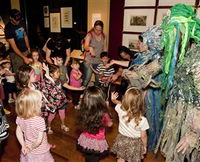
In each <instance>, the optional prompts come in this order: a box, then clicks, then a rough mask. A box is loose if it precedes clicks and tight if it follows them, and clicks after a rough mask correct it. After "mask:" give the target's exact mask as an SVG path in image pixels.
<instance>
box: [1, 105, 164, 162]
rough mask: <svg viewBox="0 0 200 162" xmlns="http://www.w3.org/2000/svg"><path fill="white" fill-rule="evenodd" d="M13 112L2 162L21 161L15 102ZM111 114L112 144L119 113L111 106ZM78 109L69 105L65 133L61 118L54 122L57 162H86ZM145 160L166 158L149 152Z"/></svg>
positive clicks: (158, 161)
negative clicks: (80, 149) (78, 142)
mask: <svg viewBox="0 0 200 162" xmlns="http://www.w3.org/2000/svg"><path fill="white" fill-rule="evenodd" d="M9 107H12V108H10V109H11V111H12V113H11V114H10V115H8V116H7V119H8V121H9V124H10V128H9V132H10V135H9V137H8V139H7V140H6V141H5V147H4V153H3V155H2V157H1V160H0V161H1V162H17V161H19V155H20V145H19V143H18V141H17V139H16V136H15V129H16V124H15V119H16V114H15V112H14V104H12V105H9ZM109 109H110V111H111V114H112V115H113V121H114V125H113V127H112V128H109V129H108V130H107V134H106V138H107V141H108V143H109V145H110V146H111V145H112V143H113V140H114V138H115V137H116V135H117V127H118V120H117V114H116V113H115V112H114V111H113V108H109ZM77 114H78V110H75V109H74V108H73V105H72V104H69V105H68V108H67V111H66V125H67V126H68V127H69V128H70V131H69V132H67V133H63V132H62V131H61V129H60V120H59V117H58V116H56V118H55V119H54V121H53V123H52V129H53V131H54V134H52V135H49V136H48V137H49V143H51V144H56V148H55V149H52V150H51V153H52V155H53V157H54V159H55V161H56V162H84V156H83V155H82V154H81V153H80V152H78V151H77V150H76V140H77V138H78V136H79V134H80V132H79V131H78V129H77V125H76V117H77ZM114 161H116V158H115V156H114V155H112V154H110V155H109V156H107V157H105V158H104V159H102V160H101V162H114ZM143 162H164V159H163V157H162V156H161V155H157V156H155V155H153V154H152V153H148V154H147V156H146V157H145V159H144V161H143Z"/></svg>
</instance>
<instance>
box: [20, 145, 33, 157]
mask: <svg viewBox="0 0 200 162" xmlns="http://www.w3.org/2000/svg"><path fill="white" fill-rule="evenodd" d="M21 151H22V153H23V154H24V155H26V154H27V153H29V152H30V151H31V149H30V148H29V147H27V146H22V149H21Z"/></svg>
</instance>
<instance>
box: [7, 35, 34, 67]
mask: <svg viewBox="0 0 200 162" xmlns="http://www.w3.org/2000/svg"><path fill="white" fill-rule="evenodd" d="M7 41H8V42H9V44H10V46H11V47H12V49H13V50H14V52H15V53H16V54H17V55H18V56H19V57H21V58H22V59H23V60H24V62H25V63H26V64H29V63H30V62H31V60H30V59H28V58H27V57H25V56H24V55H23V53H22V52H21V51H20V50H19V48H18V47H17V45H16V43H15V40H14V38H12V39H7Z"/></svg>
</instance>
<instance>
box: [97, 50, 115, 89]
mask: <svg viewBox="0 0 200 162" xmlns="http://www.w3.org/2000/svg"><path fill="white" fill-rule="evenodd" d="M100 57H101V62H102V63H101V64H99V65H98V66H97V69H96V70H97V72H98V73H99V74H100V77H99V83H100V86H102V87H108V84H109V82H110V78H111V76H112V75H113V73H114V72H115V70H114V68H106V65H107V64H108V61H109V58H108V53H107V52H102V53H101V55H100Z"/></svg>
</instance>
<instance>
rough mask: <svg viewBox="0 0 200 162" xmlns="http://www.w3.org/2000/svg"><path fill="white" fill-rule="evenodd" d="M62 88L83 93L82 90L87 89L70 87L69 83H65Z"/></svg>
mask: <svg viewBox="0 0 200 162" xmlns="http://www.w3.org/2000/svg"><path fill="white" fill-rule="evenodd" d="M62 86H63V87H65V88H67V89H70V90H76V91H82V90H84V89H85V87H80V88H77V87H73V86H70V85H69V84H67V83H64V84H63V85H62Z"/></svg>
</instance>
